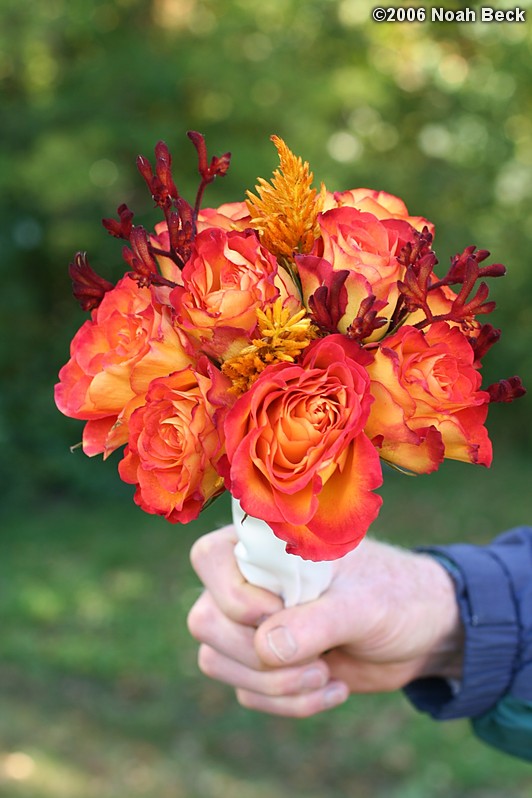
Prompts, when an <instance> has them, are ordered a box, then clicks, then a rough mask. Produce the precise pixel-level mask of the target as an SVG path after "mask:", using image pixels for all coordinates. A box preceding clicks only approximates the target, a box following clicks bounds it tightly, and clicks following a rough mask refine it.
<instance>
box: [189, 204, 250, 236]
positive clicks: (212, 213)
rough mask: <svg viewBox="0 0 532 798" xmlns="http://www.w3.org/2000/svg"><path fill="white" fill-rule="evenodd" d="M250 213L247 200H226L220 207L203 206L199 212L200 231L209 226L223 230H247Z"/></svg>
mask: <svg viewBox="0 0 532 798" xmlns="http://www.w3.org/2000/svg"><path fill="white" fill-rule="evenodd" d="M249 223H250V215H249V211H248V206H247V204H246V203H245V202H226V203H224V204H223V205H220V206H219V207H218V208H202V209H201V210H200V212H199V214H198V232H201V231H202V230H206V229H207V228H209V227H218V228H220V229H221V230H246V228H248V227H250V224H249Z"/></svg>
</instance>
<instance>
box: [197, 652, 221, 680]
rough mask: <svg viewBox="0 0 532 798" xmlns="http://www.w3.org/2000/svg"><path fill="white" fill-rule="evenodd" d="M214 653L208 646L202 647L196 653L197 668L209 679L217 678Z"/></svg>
mask: <svg viewBox="0 0 532 798" xmlns="http://www.w3.org/2000/svg"><path fill="white" fill-rule="evenodd" d="M216 661H217V656H216V652H215V651H214V650H213V649H212V648H210V646H206V645H202V646H200V648H199V651H198V667H199V669H200V671H201V672H202V673H203V674H204V675H205V676H208V677H209V678H211V679H215V678H216V676H217V668H216Z"/></svg>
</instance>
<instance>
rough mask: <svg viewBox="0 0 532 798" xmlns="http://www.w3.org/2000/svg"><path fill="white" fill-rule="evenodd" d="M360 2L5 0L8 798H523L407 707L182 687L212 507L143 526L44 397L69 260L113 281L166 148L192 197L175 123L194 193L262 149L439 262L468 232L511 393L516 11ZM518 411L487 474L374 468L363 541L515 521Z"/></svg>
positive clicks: (0, 108)
mask: <svg viewBox="0 0 532 798" xmlns="http://www.w3.org/2000/svg"><path fill="white" fill-rule="evenodd" d="M472 5H473V7H475V4H472ZM495 5H496V6H497V7H500V8H504V7H507V8H510V7H514V6H513V5H512V4H511V3H506V4H504V3H497V4H495ZM372 6H373V3H372V2H368V1H367V0H304V2H303V1H301V2H299V1H298V0H105V1H100V2H99V1H98V0H95V1H94V2H91V3H86V2H84V1H83V0H69V2H68V3H67V2H66V0H46V1H45V2H40V3H33V4H31V8H29V7H28V5H27V4H23V3H20V2H18V0H1V2H0V114H1V125H0V136H1V140H2V146H1V148H0V218H1V220H2V221H1V224H0V250H1V253H2V255H1V264H2V265H1V268H2V291H1V299H0V301H1V303H2V311H1V319H2V336H1V338H0V351H1V357H2V361H1V362H2V392H1V396H0V411H1V415H0V440H1V449H0V451H1V455H0V458H1V459H0V469H1V471H0V478H1V481H2V485H3V502H2V504H3V507H2V526H3V530H2V555H1V558H0V571H1V574H0V579H1V581H0V613H1V617H2V631H1V635H0V795H1V796H6V797H9V798H12V797H13V798H18V796H21V797H23V798H47V797H48V796H50V797H51V796H54V798H55V797H56V796H68V798H92V796H99V797H100V796H101V797H102V798H115V796H116V798H118V796H120V797H122V796H124V795H127V796H136V795H139V796H146V798H151V797H152V796H153V797H154V798H155V796H157V798H164V797H165V796H168V797H169V798H170V796H171V797H172V798H173V797H174V796H175V797H176V798H181V796H183V797H184V798H204V797H205V798H216V797H217V796H224V798H225V796H251V798H253V796H256V797H257V798H270V796H274V795H275V796H281V797H282V798H284V796H291V798H293V797H295V798H298V797H299V796H301V797H302V796H309V798H313V797H314V796H323V795H327V796H332V798H336V796H346V795H349V796H356V797H357V798H358V796H360V798H365V796H368V797H369V796H372V798H375V797H376V798H381V797H382V798H418V797H419V798H425V796H429V797H430V796H436V797H438V796H453V798H460V797H461V796H472V797H473V798H494V797H495V796H505V798H523V797H524V796H532V788H531V787H530V775H531V773H530V766H527V765H524V764H522V763H519V762H518V761H517V760H513V759H510V758H506V757H504V756H502V755H500V754H498V753H494V752H492V751H491V750H489V749H488V748H486V747H484V746H482V745H481V744H480V743H479V742H477V741H476V740H475V739H474V738H473V737H472V736H471V734H470V731H469V727H468V724H467V723H466V722H458V723H450V724H443V725H437V724H434V723H433V722H432V721H430V720H429V719H427V718H424V717H421V716H418V715H416V713H415V712H414V711H413V710H412V709H411V708H410V707H409V706H408V705H407V703H406V701H405V700H404V699H403V698H402V696H400V695H396V696H388V697H364V698H357V699H353V700H352V701H351V702H350V703H349V704H348V705H347V706H346V707H343V708H341V709H340V710H337V711H335V712H332V713H329V714H327V715H324V716H323V717H320V718H317V719H314V720H312V721H304V722H294V721H288V720H280V719H272V718H267V717H261V716H260V715H257V714H254V713H250V712H248V711H244V710H241V709H240V708H239V707H238V706H237V705H236V703H235V700H234V698H233V696H232V693H231V691H230V690H228V689H226V688H224V687H222V686H220V685H217V684H214V683H210V682H208V681H207V680H206V679H205V678H203V677H202V676H201V675H200V674H199V673H198V671H197V668H196V665H195V649H196V646H195V644H194V643H193V642H192V641H191V640H190V639H189V637H188V635H187V632H186V629H185V617H186V611H187V609H188V608H189V607H190V605H191V604H192V602H193V600H194V598H195V597H196V596H197V595H198V594H199V586H198V583H197V580H196V579H195V577H194V576H193V575H192V573H191V570H190V567H189V565H188V550H189V548H190V545H191V543H192V541H193V539H194V538H195V537H196V536H197V535H198V534H200V533H201V532H202V531H206V530H207V529H209V528H212V527H213V526H216V525H217V524H219V523H221V522H222V521H224V520H227V519H228V506H227V502H225V500H223V499H222V500H221V501H219V502H218V503H216V504H215V505H214V506H213V507H212V508H211V510H210V511H209V514H208V515H205V516H204V517H202V518H201V519H200V520H199V521H198V522H196V523H194V524H191V525H189V526H188V527H186V528H182V527H173V526H170V525H168V524H166V523H165V522H164V521H161V519H155V518H151V517H148V516H145V515H143V514H142V513H141V512H140V511H139V510H137V509H136V508H135V507H133V505H132V502H131V491H130V489H129V488H128V487H126V486H124V485H122V484H121V483H120V481H119V479H118V477H117V475H116V463H117V459H118V458H117V457H116V456H115V457H113V458H110V460H108V461H107V462H105V463H104V464H102V463H101V462H100V461H97V460H89V459H88V458H85V457H84V456H83V455H82V454H81V452H79V451H78V452H76V453H74V454H71V453H70V452H69V446H70V445H71V444H74V443H76V442H77V441H78V440H79V439H80V436H81V424H80V423H79V422H75V421H71V420H68V419H65V418H64V417H62V416H61V415H60V414H59V413H58V412H57V410H56V409H55V407H54V405H53V400H52V389H53V384H54V382H55V380H56V375H57V372H58V370H59V368H60V367H61V365H62V364H63V363H64V362H65V361H66V360H67V359H68V345H69V340H70V338H71V336H72V334H73V333H74V331H75V330H76V329H77V327H79V325H80V324H81V323H82V321H83V320H84V318H85V317H84V314H82V312H81V311H80V310H79V308H78V307H77V305H76V303H75V302H74V301H73V299H72V298H71V296H70V285H69V280H68V276H67V266H68V263H69V261H70V259H71V257H72V255H73V253H74V252H75V251H76V250H78V249H80V250H87V251H88V253H89V257H90V260H91V263H92V265H93V266H94V267H95V268H96V269H97V270H98V271H100V272H101V273H103V274H105V275H106V276H107V277H108V278H109V279H116V278H117V277H118V276H120V274H121V273H122V271H123V268H124V267H123V264H122V262H121V258H120V243H119V242H117V241H116V240H114V239H112V238H111V237H109V236H108V235H107V234H106V233H105V231H104V230H103V228H102V227H101V225H100V220H101V218H102V217H105V216H112V215H114V213H115V210H116V207H117V206H118V205H119V204H120V203H121V202H127V203H128V204H129V205H130V207H132V208H133V209H134V210H135V211H136V213H137V219H138V221H139V222H142V223H144V224H145V225H150V224H151V223H152V222H153V221H155V217H154V216H153V210H152V208H151V207H150V200H149V197H148V196H147V193H146V191H145V188H144V184H143V181H142V179H141V178H140V176H139V175H138V173H137V172H136V169H135V158H136V156H137V154H139V153H142V154H144V155H146V156H149V157H150V158H151V157H152V153H153V147H154V145H155V143H156V142H157V141H158V140H159V139H164V140H165V141H166V142H167V143H168V145H169V146H170V149H171V151H172V153H173V155H174V163H175V169H174V175H175V179H176V182H177V183H178V185H179V188H180V190H181V193H182V194H183V195H184V196H185V197H188V198H190V199H191V198H192V197H193V196H194V193H195V187H196V184H197V177H196V160H195V153H194V150H193V148H192V145H191V144H190V142H189V141H188V139H187V138H186V135H185V133H186V131H187V130H190V129H195V130H199V131H201V132H202V133H204V134H205V135H206V137H207V144H208V147H209V151H210V154H215V153H216V154H221V153H222V152H225V151H226V150H231V152H232V153H233V161H232V167H231V170H230V172H229V174H228V176H227V177H226V178H224V179H223V180H221V181H219V182H218V183H216V184H214V185H213V186H211V187H209V189H208V194H207V196H206V204H207V205H217V204H219V203H220V202H223V201H229V200H237V199H241V198H243V197H244V194H245V190H246V189H247V188H252V187H253V186H254V184H255V180H256V177H257V176H258V175H261V176H264V177H268V176H269V175H270V174H271V171H272V169H273V168H274V167H275V165H276V156H275V150H274V148H273V145H272V144H271V143H270V141H269V136H270V134H272V133H278V134H279V135H281V136H283V137H284V138H285V139H286V141H287V143H288V144H289V146H290V147H291V148H292V149H293V150H294V152H296V153H297V154H300V155H302V156H303V157H304V158H305V159H306V160H309V161H310V163H311V166H312V168H313V171H314V174H315V178H316V181H317V182H319V181H324V182H325V183H326V184H327V187H328V188H329V189H332V190H343V189H348V188H353V187H356V186H368V187H371V188H378V189H384V190H386V191H389V192H391V193H395V194H398V195H399V196H401V197H402V198H403V199H404V200H405V202H406V203H407V205H408V207H409V210H410V212H411V213H412V214H420V215H424V216H426V217H428V218H429V219H431V220H432V221H433V222H434V223H435V224H436V241H435V248H436V251H437V253H438V255H439V259H440V263H441V264H442V266H443V267H444V268H445V267H446V264H447V263H448V261H449V257H450V256H452V255H453V254H455V253H456V252H458V251H461V250H462V249H463V248H464V247H465V246H467V245H468V244H472V243H473V244H476V245H477V246H479V247H481V248H486V249H489V250H491V252H492V258H493V260H494V261H498V262H500V261H502V262H503V263H505V264H506V265H507V267H508V275H507V277H506V278H504V279H503V280H499V281H493V282H492V297H493V298H495V299H496V301H497V303H498V310H497V311H496V312H495V314H494V315H493V317H492V319H491V320H492V321H493V323H494V324H495V325H496V326H501V327H502V328H503V337H502V339H501V342H500V343H499V344H498V346H497V347H496V348H495V349H494V350H492V351H491V353H490V354H489V356H488V357H487V358H486V365H485V367H484V369H485V374H486V384H488V383H489V382H492V381H493V380H496V379H499V378H501V377H507V376H511V375H513V374H520V375H521V376H522V378H523V380H524V381H525V384H527V383H528V385H529V386H530V383H531V379H530V377H531V375H532V354H531V343H532V335H531V328H532V315H531V312H530V305H529V302H530V299H531V297H532V274H531V268H530V260H531V256H530V250H531V248H532V209H531V208H532V206H531V199H532V8H531V6H532V3H531V2H530V0H525V2H522V3H520V7H521V8H525V9H527V13H528V14H529V16H530V21H527V22H526V23H524V24H431V23H429V22H425V23H424V24H399V23H395V24H377V23H374V22H372V21H371V8H372ZM460 7H463V4H453V3H451V2H450V3H447V5H446V8H455V9H458V8H460ZM426 8H427V9H428V8H429V6H426ZM530 401H531V400H530V398H529V397H525V399H522V400H520V402H518V403H516V404H515V405H513V406H496V407H493V408H492V409H491V413H490V420H489V428H490V433H491V437H492V439H493V441H494V447H495V462H494V465H493V467H492V468H491V469H490V470H489V471H486V470H485V469H480V468H479V469H475V468H473V467H471V466H466V465H463V464H458V463H450V464H446V465H445V467H444V468H443V469H442V470H441V472H439V473H438V474H437V475H433V476H431V477H430V478H427V479H425V478H423V477H422V478H419V479H417V480H415V481H414V480H411V479H407V478H404V477H403V478H401V477H397V476H395V475H387V478H386V481H385V485H384V488H383V495H384V499H385V503H384V510H383V512H382V514H381V516H380V518H379V521H378V522H377V524H376V526H375V532H376V533H379V534H381V535H383V536H385V537H387V538H388V539H390V540H392V541H395V542H399V543H404V544H406V545H410V544H416V543H421V542H425V541H427V540H437V541H444V540H458V539H464V538H466V537H467V538H468V539H470V540H474V541H478V542H484V541H487V540H489V538H490V536H493V535H495V534H496V533H497V532H499V531H501V530H503V529H505V528H508V527H510V526H512V525H514V524H518V523H524V522H525V523H526V522H528V523H530V517H531V507H530V499H529V496H530V488H529V486H530V482H531V479H532V463H531V461H530V456H529V454H530V448H531V442H532V438H531V425H530V417H531V406H530ZM450 507H452V510H451V511H450V510H449V508H450Z"/></svg>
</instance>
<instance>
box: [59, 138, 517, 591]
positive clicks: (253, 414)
mask: <svg viewBox="0 0 532 798" xmlns="http://www.w3.org/2000/svg"><path fill="white" fill-rule="evenodd" d="M188 136H189V138H190V139H191V141H192V144H193V145H194V147H195V149H196V151H197V156H198V171H199V175H200V182H199V188H198V191H197V195H196V198H195V200H194V204H191V203H189V202H188V201H187V200H186V199H184V198H183V197H182V196H181V195H180V193H179V191H178V189H177V187H176V184H175V183H174V179H173V174H172V161H171V156H170V152H169V150H168V147H167V146H166V145H165V144H164V143H163V142H159V143H158V144H157V146H156V148H155V168H153V167H152V165H151V164H150V162H149V161H148V160H147V159H146V158H144V157H142V156H140V157H139V158H138V160H137V166H138V169H139V171H140V173H141V175H142V177H143V178H144V180H145V182H146V184H147V186H148V189H149V192H150V194H151V195H152V197H153V201H154V203H155V205H156V206H157V207H158V208H159V209H160V211H161V214H162V217H163V219H162V221H161V222H160V223H159V224H157V225H156V226H155V228H154V230H152V231H148V230H146V229H145V228H144V227H143V226H141V225H137V224H135V223H134V221H133V213H132V211H131V210H130V209H129V208H128V207H127V205H121V206H120V207H119V208H118V218H112V219H104V220H103V225H104V227H105V228H106V229H107V231H108V232H109V233H110V234H111V235H113V236H115V237H117V238H119V239H123V240H124V241H125V242H126V244H125V245H124V247H123V250H122V255H123V259H124V261H125V263H126V264H127V269H128V271H127V273H126V274H125V275H124V276H123V277H122V278H121V279H120V280H119V281H118V282H117V284H116V285H113V284H112V283H111V282H109V281H108V280H107V279H104V278H103V277H101V276H99V275H98V274H97V273H96V272H95V271H94V270H93V269H92V268H91V266H90V265H89V262H88V259H87V256H86V254H84V253H81V252H79V253H77V254H76V256H75V258H74V260H73V262H72V263H71V264H70V276H71V278H72V283H73V293H74V295H75V297H76V298H77V299H78V300H79V302H80V304H81V307H82V308H83V310H85V311H89V312H90V314H91V315H90V318H89V319H88V320H87V321H85V323H84V324H83V325H82V326H81V328H80V329H79V330H78V332H77V333H76V334H75V336H74V338H73V340H72V344H71V350H70V359H69V361H68V362H67V364H66V365H65V366H63V368H62V369H61V371H60V374H59V383H58V384H57V385H56V389H55V401H56V404H57V406H58V408H59V409H60V410H61V411H62V412H63V413H64V414H65V415H67V416H70V417H73V418H77V419H81V420H83V421H85V422H86V424H85V427H84V431H83V442H82V446H83V450H84V452H85V453H86V454H87V455H89V456H92V455H97V454H102V455H103V456H104V457H108V456H109V455H110V454H111V453H112V452H114V451H115V450H116V449H119V448H120V447H122V446H125V449H124V452H123V456H122V459H121V460H120V462H119V464H118V470H119V473H120V476H121V478H122V479H123V480H124V481H125V482H127V483H131V484H132V485H134V486H135V497H134V498H135V502H136V503H137V504H138V505H139V506H140V507H141V508H142V509H143V510H144V511H146V512H148V513H155V514H158V515H162V516H164V517H165V518H167V519H168V521H171V522H179V523H187V522H188V521H191V520H192V519H194V518H196V517H197V516H198V514H199V513H200V512H201V510H202V509H203V508H204V507H205V506H206V505H207V504H208V503H209V502H211V501H212V500H213V499H214V498H215V497H217V496H219V495H220V494H221V493H222V492H223V491H225V490H228V491H230V493H231V495H232V496H233V499H234V507H235V517H236V516H238V519H239V521H240V522H242V523H239V524H237V527H240V526H241V527H242V528H245V527H246V524H247V523H251V521H252V519H257V520H258V521H259V522H263V525H262V526H263V530H264V529H265V530H266V537H267V538H268V539H269V540H271V541H272V543H273V544H274V545H275V546H276V547H277V549H276V550H275V553H274V554H273V555H272V556H273V559H274V561H277V560H278V561H279V563H280V562H281V558H282V557H283V556H284V557H285V558H288V561H289V562H290V563H294V562H296V560H297V561H298V562H299V563H302V564H303V568H304V567H305V562H306V561H311V565H310V567H313V566H312V563H313V562H318V563H322V564H325V565H327V564H330V562H331V561H333V560H335V559H337V558H339V557H342V556H343V555H345V554H346V553H347V552H349V551H351V550H352V549H354V548H355V547H356V546H357V545H358V543H359V542H360V541H361V540H362V538H363V537H364V535H365V534H366V532H367V530H368V528H369V527H370V525H371V523H372V522H373V521H374V519H375V518H376V516H377V515H378V513H379V509H380V506H381V502H382V499H381V497H380V496H379V495H378V493H376V492H375V491H376V490H377V489H378V488H379V487H380V485H381V483H382V463H387V464H389V465H390V466H393V467H394V468H396V469H399V470H400V471H404V472H407V473H410V474H428V473H430V472H432V471H435V470H436V469H437V468H438V467H439V466H440V464H441V463H442V462H443V460H444V459H445V458H450V459H454V460H462V461H465V462H469V463H476V464H479V465H484V466H489V465H490V463H491V460H492V447H491V443H490V439H489V437H488V432H487V430H486V427H485V421H486V416H487V412H488V407H489V404H490V403H491V402H509V401H511V400H513V399H515V398H516V397H518V396H520V395H522V394H523V393H524V388H523V386H522V384H521V381H520V379H519V378H518V377H511V378H510V379H503V380H501V381H500V382H497V383H495V384H493V385H489V386H487V387H482V384H481V383H482V379H481V374H480V368H481V363H482V359H483V357H484V355H485V354H486V353H487V352H488V350H489V349H490V348H491V346H493V344H495V343H496V342H497V341H498V339H499V337H500V330H497V329H495V328H494V327H493V326H492V325H491V324H487V323H483V322H482V321H480V319H482V318H483V317H484V316H486V315H487V314H489V313H490V312H491V311H492V310H493V309H494V306H495V304H494V302H493V301H491V300H489V299H488V286H487V283H486V279H487V278H495V277H500V276H502V275H503V274H504V273H505V268H504V266H502V265H501V264H499V263H495V264H489V265H487V264H485V261H486V260H487V258H488V256H489V252H487V251H486V250H478V249H476V247H474V246H469V247H466V249H464V251H463V252H461V253H460V254H457V255H456V256H455V257H453V258H452V259H451V263H450V267H449V269H448V270H447V273H446V274H444V275H443V276H437V274H436V271H435V268H436V265H437V263H438V261H437V258H436V254H435V252H434V249H433V236H434V226H433V224H432V223H431V222H429V221H428V220H427V219H424V218H423V217H419V216H411V215H409V213H408V211H407V208H406V206H405V204H404V203H403V201H402V200H401V199H399V198H397V197H395V196H391V195H390V194H387V193H385V192H382V191H374V190H369V189H364V188H358V189H353V190H349V191H341V192H330V191H328V190H327V189H326V188H325V186H323V185H321V187H320V188H316V187H313V185H312V184H313V175H312V173H311V172H310V170H309V165H308V163H306V162H303V161H302V159H301V158H299V157H296V156H295V155H294V154H293V153H292V152H291V150H290V149H289V148H288V146H287V145H286V144H285V142H284V141H283V140H282V139H280V138H279V137H277V136H272V141H273V143H274V145H275V147H276V148H277V152H278V155H279V161H280V164H279V168H278V169H276V170H275V171H274V173H273V177H272V179H271V181H270V182H268V181H266V180H264V179H262V178H259V180H258V185H257V186H256V187H255V192H247V199H246V200H245V201H240V202H231V203H227V204H224V205H221V206H220V207H218V208H208V207H207V208H203V207H202V201H203V194H204V191H205V188H206V187H207V185H208V184H209V183H211V182H212V181H213V180H214V179H215V178H216V177H222V176H223V175H225V174H226V172H227V170H228V168H229V164H230V154H229V153H226V154H224V155H222V156H220V157H213V158H211V159H210V160H209V158H208V155H207V150H206V145H205V141H204V137H203V136H202V135H200V134H199V133H196V132H190V133H189V134H188ZM246 519H247V520H246ZM255 534H256V532H255V527H254V526H251V527H250V535H248V537H251V545H253V540H254V537H255ZM257 534H258V533H257ZM285 551H286V554H285ZM293 555H296V557H294V556H293ZM261 556H262V555H260V554H259V561H258V562H256V563H254V562H253V556H251V555H246V554H245V553H244V556H243V557H242V560H243V561H247V563H248V564H249V567H250V569H251V570H250V571H249V573H251V577H250V578H251V579H252V581H253V579H254V574H253V572H252V571H253V568H254V567H257V568H259V569H260V568H261V567H262V566H261V562H260V557H261ZM286 567H288V566H286V565H280V564H279V565H278V566H277V565H276V564H275V562H274V565H273V568H274V570H275V568H277V569H278V570H280V571H282V570H283V568H286ZM243 570H244V574H246V570H245V566H244V568H243ZM325 573H326V575H325V577H324V583H326V581H327V578H328V576H327V573H328V572H325ZM295 578H296V577H294V574H293V573H292V574H291V575H290V576H289V580H293V579H295ZM298 578H299V577H298ZM257 581H258V582H259V583H260V578H258V580H257ZM319 581H320V586H319V588H318V591H319V590H321V589H323V584H322V581H323V580H322V578H321V577H319ZM265 584H266V586H271V583H270V582H267V583H265ZM276 589H277V588H276ZM282 590H283V588H282V587H281V588H279V589H278V592H282ZM289 600H290V601H291V602H292V603H293V601H294V599H289ZM295 600H300V597H296V599H295Z"/></svg>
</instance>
